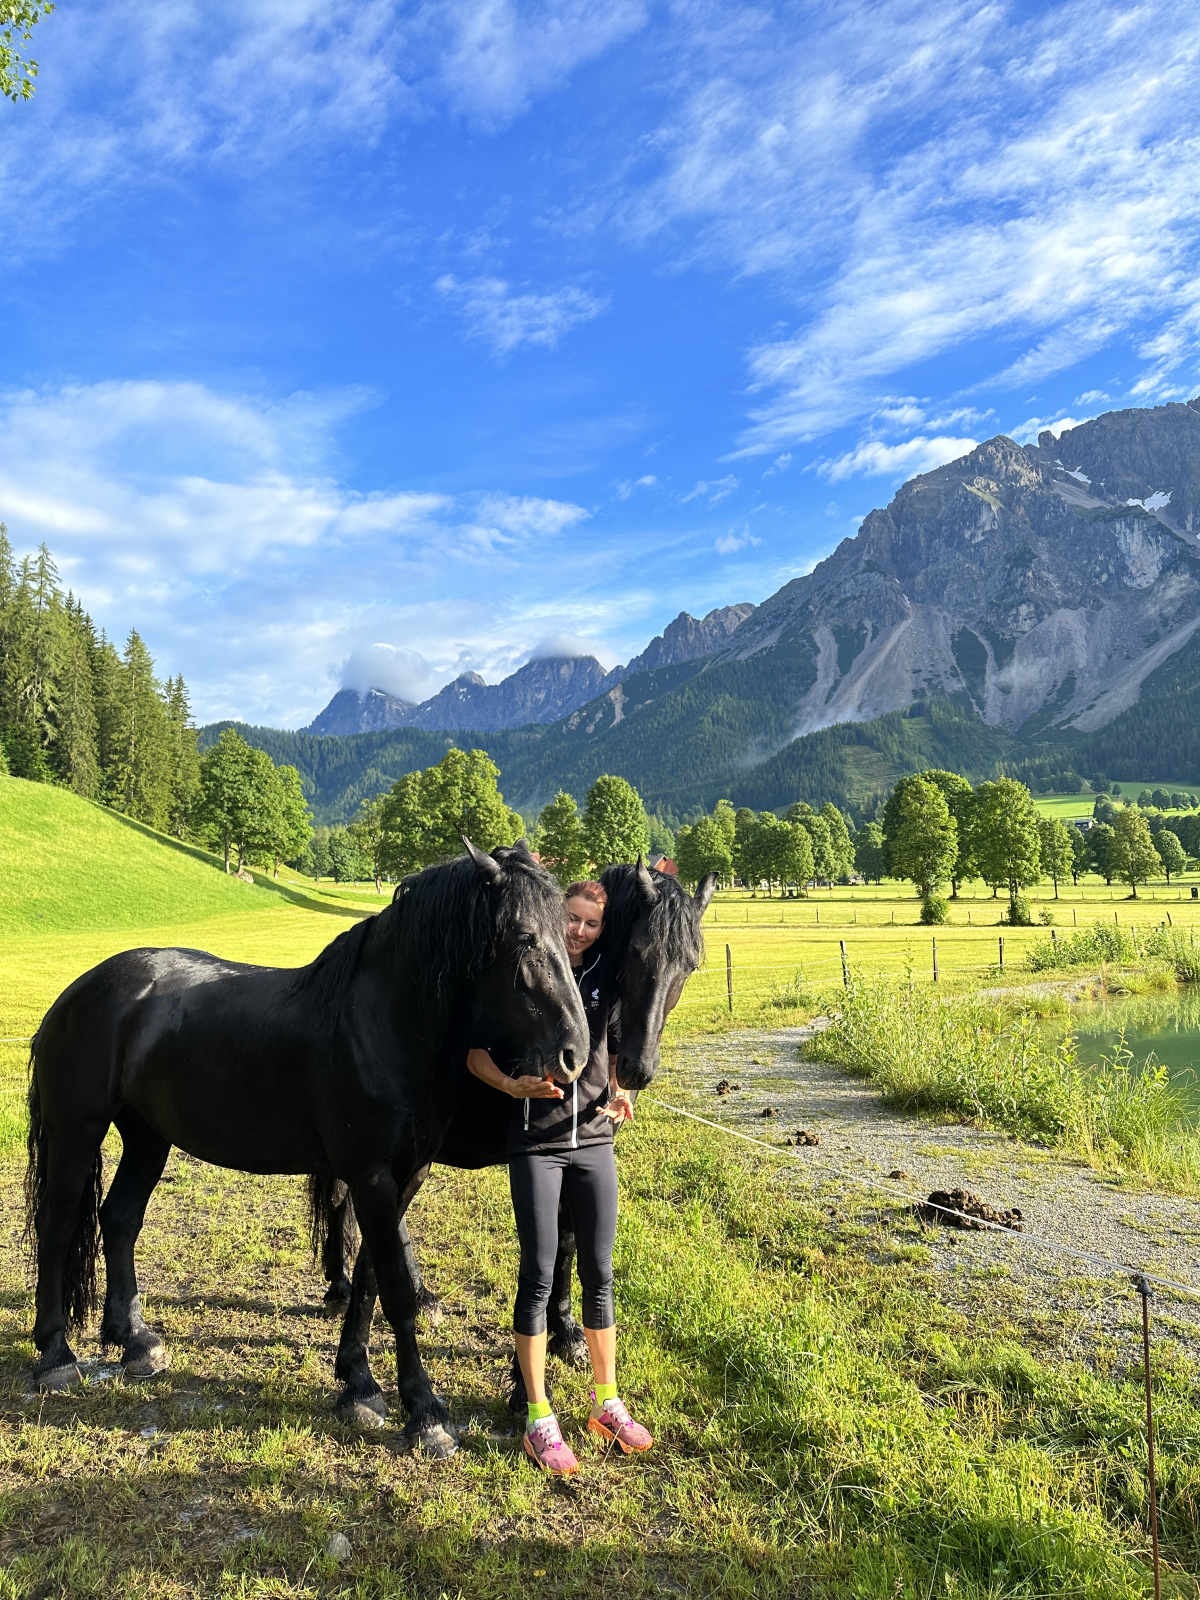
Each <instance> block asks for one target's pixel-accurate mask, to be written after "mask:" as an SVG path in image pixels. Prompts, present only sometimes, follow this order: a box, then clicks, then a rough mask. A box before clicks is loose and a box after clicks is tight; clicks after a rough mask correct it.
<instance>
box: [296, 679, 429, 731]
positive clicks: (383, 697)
mask: <svg viewBox="0 0 1200 1600" xmlns="http://www.w3.org/2000/svg"><path fill="white" fill-rule="evenodd" d="M412 709H413V703H412V701H411V700H400V699H397V697H396V696H395V695H393V694H385V693H384V691H383V690H382V689H368V690H367V691H366V693H365V694H359V692H358V690H357V689H339V690H338V692H337V693H336V694H335V695H334V697H333V699H332V700H331V701H330V702H329V704H328V705H327V706H326V707H325V709H324V711H322V712H321V713H320V715H319V716H316V717H314V718H313V720H312V721H311V722H310V723H309V725H308V727H307V728H305V730H304V731H305V733H316V734H323V735H328V734H337V733H374V732H375V731H376V730H377V729H379V728H398V727H400V726H401V722H402V719H403V718H404V716H405V715H406V713H407V712H409V711H411V710H412Z"/></svg>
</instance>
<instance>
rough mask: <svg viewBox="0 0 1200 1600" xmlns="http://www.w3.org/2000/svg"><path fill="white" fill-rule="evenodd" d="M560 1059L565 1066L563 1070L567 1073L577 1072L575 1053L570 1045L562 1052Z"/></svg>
mask: <svg viewBox="0 0 1200 1600" xmlns="http://www.w3.org/2000/svg"><path fill="white" fill-rule="evenodd" d="M559 1059H560V1060H561V1062H562V1064H563V1070H564V1071H565V1072H574V1071H575V1052H574V1050H572V1049H571V1047H570V1046H569V1045H568V1046H567V1047H566V1049H564V1050H563V1051H562V1053H561V1055H560V1057H559Z"/></svg>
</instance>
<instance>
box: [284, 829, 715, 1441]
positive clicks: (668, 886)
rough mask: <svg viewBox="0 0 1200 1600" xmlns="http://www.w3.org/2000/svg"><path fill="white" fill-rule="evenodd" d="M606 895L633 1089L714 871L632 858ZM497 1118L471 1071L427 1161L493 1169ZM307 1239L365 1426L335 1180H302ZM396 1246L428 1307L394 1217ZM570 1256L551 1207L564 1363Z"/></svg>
mask: <svg viewBox="0 0 1200 1600" xmlns="http://www.w3.org/2000/svg"><path fill="white" fill-rule="evenodd" d="M602 881H603V884H604V888H605V890H606V892H607V894H608V906H607V908H606V910H605V916H604V934H603V938H604V941H605V945H606V948H607V949H608V951H609V954H610V956H611V958H612V962H613V967H614V970H615V972H616V981H617V1010H618V1034H619V1043H618V1049H617V1081H618V1083H619V1084H620V1085H621V1087H622V1088H625V1089H631V1090H633V1091H634V1093H635V1096H636V1093H637V1091H639V1090H641V1089H644V1088H645V1087H646V1086H647V1085H648V1084H649V1083H650V1081H651V1080H652V1079H653V1077H654V1074H655V1073H656V1072H657V1070H658V1063H659V1052H660V1047H661V1042H662V1035H663V1029H664V1027H665V1026H666V1022H667V1018H668V1016H669V1015H670V1014H671V1011H672V1010H673V1009H674V1007H675V1005H676V1004H677V1003H678V1000H679V997H680V995H681V993H682V992H683V986H684V984H685V983H686V982H687V980H688V978H689V977H690V976H691V974H692V973H693V972H694V971H695V970H696V968H697V967H698V966H699V965H700V962H701V960H702V959H703V955H704V940H703V936H702V933H701V919H702V918H703V916H704V913H705V911H706V910H707V908H708V904H709V901H710V900H711V899H712V896H713V891H714V890H715V889H716V886H717V875H716V873H710V874H709V875H708V876H707V877H706V878H704V880H703V881H702V882H701V883H700V885H699V887H698V888H697V890H696V894H695V897H694V898H693V897H692V896H690V895H688V894H687V893H686V891H685V890H684V889H683V888H682V887H681V886H680V884H679V882H678V880H677V879H676V878H674V877H671V876H668V875H667V874H664V873H660V872H652V871H651V870H650V869H649V868H647V867H646V866H645V864H644V863H643V862H641V861H640V860H639V862H638V863H637V865H636V866H614V867H609V868H608V869H607V870H606V871H605V872H604V873H603V874H602ZM507 1136H508V1123H507V1118H506V1117H504V1116H503V1115H498V1114H497V1109H496V1099H495V1091H494V1090H491V1089H489V1088H488V1087H487V1086H486V1085H485V1084H482V1083H480V1082H479V1081H478V1080H477V1079H475V1078H471V1079H470V1081H469V1083H468V1084H467V1089H466V1092H465V1094H464V1095H463V1098H462V1100H461V1102H460V1104H459V1109H458V1111H457V1113H456V1114H455V1117H454V1119H453V1121H452V1122H451V1124H450V1126H449V1128H448V1129H447V1131H446V1136H445V1138H444V1140H443V1142H442V1146H441V1149H440V1150H439V1152H438V1154H437V1157H436V1160H437V1161H438V1162H439V1163H440V1164H441V1165H442V1166H449V1167H460V1168H466V1169H468V1170H474V1169H477V1168H479V1167H487V1166H498V1165H501V1164H503V1163H504V1162H505V1161H507V1159H508V1155H507ZM309 1199H310V1203H311V1206H312V1222H313V1243H314V1248H315V1249H316V1251H317V1253H318V1255H319V1256H320V1258H321V1261H322V1266H323V1269H324V1274H325V1277H326V1279H327V1281H328V1283H329V1290H328V1292H327V1293H326V1296H325V1299H326V1302H327V1303H329V1304H337V1303H338V1302H339V1301H341V1300H342V1299H344V1298H346V1295H347V1291H349V1293H348V1305H347V1310H346V1317H345V1322H344V1324H343V1331H342V1347H341V1350H340V1351H339V1358H338V1359H339V1367H341V1365H342V1364H343V1363H344V1364H345V1365H346V1366H347V1367H348V1368H351V1367H352V1368H353V1370H354V1371H355V1373H356V1374H357V1381H356V1382H355V1383H354V1385H353V1390H352V1388H351V1386H350V1385H348V1386H347V1388H346V1389H344V1390H343V1393H342V1398H341V1401H340V1402H339V1406H340V1408H341V1410H342V1412H343V1415H346V1416H348V1417H352V1418H353V1420H355V1421H358V1422H362V1423H365V1424H368V1425H369V1424H371V1423H382V1421H383V1419H384V1417H385V1415H386V1412H385V1410H384V1406H383V1399H382V1395H381V1393H380V1392H379V1389H378V1386H377V1385H375V1384H374V1383H370V1384H369V1385H368V1384H367V1383H365V1382H364V1381H363V1374H364V1371H365V1369H366V1362H367V1348H368V1341H369V1338H370V1329H371V1320H372V1317H373V1315H374V1311H375V1298H376V1287H375V1277H374V1271H373V1268H372V1267H371V1262H370V1254H369V1251H368V1250H366V1249H362V1250H360V1251H359V1254H358V1260H357V1263H356V1266H355V1274H354V1280H353V1284H351V1283H350V1282H349V1280H347V1278H346V1258H347V1253H348V1252H349V1251H350V1250H352V1249H353V1245H354V1213H353V1209H352V1206H351V1204H350V1199H349V1197H348V1195H347V1193H346V1189H345V1186H344V1185H341V1184H338V1185H334V1184H331V1183H330V1182H329V1181H328V1180H327V1179H325V1178H323V1177H322V1176H320V1175H316V1176H314V1177H313V1178H312V1179H311V1181H310V1186H309ZM400 1228H401V1236H400V1246H401V1250H402V1252H403V1254H404V1256H405V1260H406V1262H407V1264H408V1268H409V1273H410V1276H411V1278H412V1281H413V1284H414V1286H415V1288H416V1290H417V1294H418V1303H419V1304H420V1305H421V1306H422V1307H423V1308H424V1309H425V1310H427V1311H431V1312H433V1313H434V1314H435V1315H436V1314H437V1301H436V1298H435V1296H433V1295H431V1294H430V1293H429V1292H428V1291H427V1290H425V1289H424V1288H423V1286H422V1284H421V1276H420V1269H419V1267H418V1265H417V1261H416V1256H415V1254H414V1253H413V1249H412V1244H411V1241H410V1239H409V1236H408V1228H407V1225H406V1223H405V1222H404V1221H403V1220H402V1221H401V1225H400ZM574 1260H575V1235H574V1231H573V1228H572V1224H571V1218H570V1212H569V1210H568V1209H567V1207H566V1204H565V1202H564V1204H563V1206H562V1208H561V1209H560V1212H559V1250H558V1257H557V1260H556V1264H555V1274H554V1287H553V1291H552V1293H551V1297H550V1305H549V1308H548V1310H547V1330H548V1332H549V1334H550V1346H549V1348H550V1350H551V1353H552V1354H554V1355H557V1356H559V1357H560V1358H561V1359H563V1360H565V1361H568V1362H570V1363H572V1364H574V1365H584V1364H586V1362H587V1359H588V1354H587V1341H586V1339H585V1338H584V1333H583V1329H582V1328H581V1327H580V1326H579V1324H578V1322H576V1320H575V1318H574V1317H573V1316H572V1314H571V1269H572V1266H573V1264H574ZM513 1382H514V1389H513V1395H512V1399H511V1402H510V1403H511V1404H512V1405H513V1406H514V1407H520V1406H523V1405H524V1403H525V1389H524V1384H523V1381H522V1379H521V1375H520V1369H519V1368H518V1367H517V1365H516V1363H515V1360H514V1363H513Z"/></svg>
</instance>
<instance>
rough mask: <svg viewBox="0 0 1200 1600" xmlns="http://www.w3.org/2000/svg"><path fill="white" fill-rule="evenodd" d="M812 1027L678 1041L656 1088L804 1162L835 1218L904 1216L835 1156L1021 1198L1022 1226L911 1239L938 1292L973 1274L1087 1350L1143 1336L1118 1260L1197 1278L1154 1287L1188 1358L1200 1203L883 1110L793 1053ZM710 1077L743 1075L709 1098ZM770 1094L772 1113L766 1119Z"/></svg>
mask: <svg viewBox="0 0 1200 1600" xmlns="http://www.w3.org/2000/svg"><path fill="white" fill-rule="evenodd" d="M820 1027H821V1021H820V1019H818V1020H817V1021H816V1022H815V1023H812V1024H809V1025H808V1026H807V1027H804V1028H782V1029H779V1030H777V1031H773V1032H745V1033H736V1034H725V1035H716V1036H713V1037H707V1038H701V1039H695V1040H691V1041H689V1042H688V1043H686V1044H684V1045H681V1046H679V1047H678V1048H677V1050H676V1051H675V1053H674V1056H673V1058H672V1060H671V1062H670V1064H669V1069H668V1071H667V1073H666V1074H665V1075H664V1076H663V1078H662V1080H661V1086H660V1091H659V1094H658V1095H657V1096H656V1098H661V1099H664V1100H669V1101H673V1102H674V1103H675V1104H678V1105H683V1106H685V1107H686V1108H687V1109H689V1110H692V1111H695V1112H697V1113H698V1114H700V1115H703V1116H706V1117H711V1118H712V1119H713V1120H714V1121H719V1122H722V1123H725V1124H727V1125H728V1126H730V1127H733V1128H737V1129H738V1130H739V1131H740V1132H743V1133H749V1134H753V1135H754V1136H755V1137H757V1138H760V1139H764V1140H766V1142H767V1143H769V1144H771V1145H773V1146H775V1147H777V1148H780V1149H781V1151H782V1152H783V1156H782V1159H781V1161H780V1167H781V1169H783V1170H784V1171H785V1172H786V1168H785V1166H784V1163H785V1162H790V1163H793V1164H794V1165H795V1166H796V1167H802V1168H803V1169H804V1172H803V1173H800V1172H797V1173H796V1177H795V1181H796V1182H799V1183H805V1182H808V1183H810V1184H812V1186H813V1189H814V1193H815V1194H816V1196H817V1197H818V1199H819V1201H820V1203H821V1204H822V1205H823V1206H824V1207H825V1208H826V1209H827V1210H830V1209H831V1205H832V1211H833V1220H834V1222H835V1224H836V1223H837V1222H838V1221H846V1222H850V1221H856V1222H857V1223H858V1224H859V1225H861V1223H862V1221H863V1220H864V1219H866V1220H872V1221H874V1222H875V1225H876V1227H877V1228H878V1226H879V1224H880V1222H882V1223H883V1225H884V1227H885V1228H887V1229H890V1230H891V1231H892V1232H893V1233H894V1232H895V1231H896V1225H897V1223H899V1222H901V1221H902V1222H903V1223H904V1224H905V1225H906V1226H907V1228H908V1229H909V1230H910V1231H911V1230H912V1229H913V1228H914V1227H915V1223H914V1221H913V1219H912V1218H911V1217H908V1216H907V1215H906V1214H905V1206H904V1201H903V1200H902V1199H900V1198H899V1197H896V1196H892V1195H889V1194H881V1193H878V1192H875V1193H872V1192H871V1191H870V1190H866V1189H863V1190H860V1189H859V1188H858V1187H857V1185H856V1184H854V1183H852V1182H850V1181H849V1180H848V1179H847V1178H845V1177H841V1176H838V1175H837V1174H835V1173H834V1172H832V1171H831V1170H830V1169H831V1167H833V1166H837V1167H841V1168H843V1169H844V1170H845V1171H847V1172H849V1173H855V1174H859V1173H860V1174H861V1175H862V1177H863V1178H867V1177H876V1178H881V1179H885V1180H887V1179H888V1178H889V1174H890V1173H893V1172H902V1173H904V1174H906V1176H905V1177H903V1178H899V1179H896V1180H893V1187H895V1188H898V1189H902V1190H904V1191H905V1192H906V1193H907V1194H908V1195H911V1196H916V1197H919V1198H922V1199H923V1198H924V1197H925V1196H926V1195H928V1194H929V1192H930V1191H931V1190H933V1189H958V1188H961V1189H969V1190H972V1191H973V1192H974V1193H975V1194H977V1195H978V1196H979V1197H980V1199H982V1200H986V1201H987V1202H988V1203H989V1204H991V1205H992V1206H994V1207H995V1208H996V1209H997V1210H1000V1211H1003V1210H1007V1209H1008V1208H1009V1207H1011V1206H1016V1207H1019V1209H1020V1210H1021V1212H1022V1214H1023V1216H1024V1220H1025V1228H1026V1230H1027V1231H1026V1233H1025V1234H1008V1233H1005V1234H999V1233H996V1232H994V1231H991V1230H988V1231H985V1232H980V1233H967V1232H962V1231H960V1230H958V1229H953V1228H929V1229H927V1230H926V1232H925V1233H924V1234H921V1235H920V1236H919V1237H920V1238H921V1240H922V1242H923V1243H924V1244H925V1245H926V1246H927V1247H928V1249H929V1252H930V1257H931V1260H932V1264H933V1265H934V1267H935V1269H936V1271H937V1273H938V1275H939V1283H940V1286H941V1289H942V1295H943V1298H945V1299H946V1300H947V1301H948V1302H952V1303H955V1304H958V1305H961V1307H962V1308H963V1309H964V1310H965V1311H967V1312H968V1313H970V1312H972V1311H975V1312H977V1311H978V1310H979V1294H978V1290H979V1285H980V1283H981V1281H983V1280H985V1279H986V1280H989V1282H990V1287H989V1294H994V1292H995V1285H996V1283H997V1281H1006V1282H1007V1284H1008V1286H1009V1290H1008V1294H1007V1309H1008V1310H1009V1312H1010V1313H1013V1314H1015V1315H1017V1317H1018V1319H1019V1320H1021V1321H1023V1322H1025V1323H1026V1324H1027V1325H1028V1326H1029V1327H1030V1329H1031V1330H1033V1329H1035V1328H1036V1329H1037V1330H1038V1331H1039V1332H1040V1334H1041V1335H1042V1336H1043V1337H1049V1336H1051V1335H1053V1342H1054V1343H1056V1344H1057V1345H1059V1346H1060V1347H1062V1346H1066V1347H1067V1348H1068V1349H1071V1350H1073V1351H1074V1352H1076V1353H1079V1354H1094V1353H1095V1352H1096V1350H1097V1348H1098V1342H1099V1344H1103V1343H1104V1341H1106V1340H1107V1341H1110V1342H1114V1343H1115V1345H1116V1347H1117V1348H1116V1349H1114V1350H1113V1352H1112V1354H1113V1355H1114V1356H1119V1357H1120V1358H1121V1359H1122V1362H1123V1360H1124V1358H1125V1356H1126V1355H1127V1354H1128V1355H1129V1356H1132V1350H1131V1349H1130V1348H1129V1347H1130V1344H1131V1340H1132V1337H1133V1334H1134V1332H1136V1334H1137V1338H1138V1340H1139V1341H1140V1329H1141V1321H1140V1315H1141V1314H1140V1301H1139V1300H1138V1298H1137V1295H1136V1294H1135V1293H1134V1292H1133V1291H1132V1289H1131V1286H1130V1281H1129V1274H1128V1272H1122V1271H1121V1270H1120V1267H1121V1265H1122V1264H1128V1265H1129V1266H1130V1267H1133V1266H1140V1267H1142V1268H1144V1269H1145V1270H1146V1271H1147V1272H1153V1273H1157V1274H1160V1275H1161V1276H1163V1277H1166V1278H1172V1279H1174V1280H1175V1281H1176V1282H1178V1283H1182V1284H1191V1285H1194V1286H1196V1288H1197V1291H1198V1292H1197V1295H1196V1296H1195V1297H1189V1296H1186V1295H1182V1294H1177V1293H1174V1292H1172V1291H1170V1290H1165V1289H1164V1290H1157V1291H1156V1293H1155V1298H1154V1301H1153V1309H1154V1313H1155V1318H1156V1330H1157V1333H1158V1335H1159V1337H1160V1338H1161V1337H1162V1336H1163V1335H1164V1334H1166V1335H1168V1336H1173V1337H1174V1338H1175V1339H1176V1340H1178V1342H1179V1343H1180V1344H1181V1345H1183V1346H1185V1347H1187V1348H1189V1349H1190V1350H1191V1351H1192V1352H1193V1353H1194V1354H1196V1355H1197V1356H1200V1204H1198V1203H1197V1202H1196V1201H1195V1200H1193V1199H1180V1198H1178V1197H1177V1196H1173V1195H1163V1194H1154V1193H1149V1194H1148V1193H1144V1192H1143V1193H1139V1192H1137V1191H1136V1190H1133V1189H1130V1188H1123V1187H1119V1186H1118V1185H1117V1184H1116V1183H1114V1182H1113V1180H1111V1179H1109V1178H1104V1177H1101V1176H1098V1175H1097V1174H1096V1173H1094V1172H1092V1171H1091V1170H1090V1169H1089V1168H1087V1167H1085V1166H1083V1165H1082V1164H1080V1163H1077V1162H1074V1161H1072V1160H1069V1159H1064V1158H1063V1157H1062V1156H1060V1155H1056V1154H1053V1153H1052V1152H1050V1151H1048V1150H1045V1149H1042V1148H1040V1147H1038V1146H1036V1145H1026V1144H1022V1143H1019V1142H1017V1141H1016V1140H1015V1139H1012V1138H1010V1137H1009V1136H1008V1135H1007V1134H1004V1133H998V1132H992V1131H989V1130H986V1129H981V1128H977V1127H974V1126H972V1125H970V1124H962V1123H954V1122H946V1121H937V1120H934V1119H932V1118H929V1117H923V1116H910V1115H906V1114H902V1113H899V1112H896V1111H893V1110H891V1109H889V1108H888V1107H887V1106H885V1105H884V1103H883V1101H882V1100H881V1098H880V1096H879V1094H878V1093H877V1092H876V1091H875V1090H874V1089H873V1088H871V1087H870V1085H868V1084H865V1083H864V1082H863V1081H862V1080H860V1079H858V1078H852V1077H850V1076H848V1075H847V1074H845V1073H844V1072H842V1071H840V1070H839V1069H838V1068H837V1067H834V1066H831V1065H829V1064H828V1063H825V1062H820V1061H802V1060H801V1059H800V1058H799V1054H798V1046H799V1044H800V1042H801V1041H802V1040H804V1039H806V1038H809V1037H811V1036H812V1035H813V1034H814V1032H819V1030H820ZM721 1079H725V1080H727V1081H728V1082H730V1083H733V1084H740V1086H741V1087H740V1089H739V1090H737V1091H734V1092H730V1093H727V1094H718V1093H717V1084H718V1083H719V1082H720V1080H721ZM767 1106H770V1107H773V1108H775V1110H776V1111H777V1113H778V1115H776V1116H774V1117H764V1116H763V1115H762V1113H763V1110H764V1108H765V1107H767ZM800 1129H803V1130H806V1131H811V1132H813V1133H816V1134H818V1135H819V1137H820V1144H819V1145H817V1146H807V1147H806V1146H801V1147H798V1148H795V1149H787V1148H786V1140H787V1138H788V1137H790V1136H793V1135H794V1134H795V1133H796V1131H797V1130H800ZM738 1143H740V1141H738ZM743 1148H747V1149H749V1148H751V1147H749V1146H744V1147H743ZM861 1232H862V1230H861V1226H859V1228H858V1233H859V1236H860V1237H861ZM1031 1234H1038V1235H1041V1236H1042V1237H1044V1238H1048V1239H1050V1240H1053V1241H1054V1242H1056V1243H1058V1244H1062V1245H1070V1246H1072V1247H1074V1248H1076V1249H1079V1250H1082V1251H1086V1252H1089V1253H1092V1254H1095V1255H1099V1256H1103V1257H1106V1258H1108V1259H1109V1260H1111V1261H1112V1262H1114V1263H1115V1264H1116V1265H1117V1270H1115V1271H1114V1272H1112V1273H1106V1272H1105V1271H1104V1269H1103V1268H1102V1267H1099V1266H1097V1265H1096V1264H1094V1263H1090V1262H1087V1261H1082V1260H1080V1261H1076V1260H1073V1259H1072V1258H1070V1257H1066V1256H1061V1255H1055V1254H1053V1253H1051V1252H1050V1251H1047V1250H1040V1249H1037V1248H1035V1247H1034V1245H1033V1242H1032V1240H1031V1239H1030V1237H1029V1235H1031ZM1055 1330H1056V1331H1055ZM1139 1359H1140V1349H1139Z"/></svg>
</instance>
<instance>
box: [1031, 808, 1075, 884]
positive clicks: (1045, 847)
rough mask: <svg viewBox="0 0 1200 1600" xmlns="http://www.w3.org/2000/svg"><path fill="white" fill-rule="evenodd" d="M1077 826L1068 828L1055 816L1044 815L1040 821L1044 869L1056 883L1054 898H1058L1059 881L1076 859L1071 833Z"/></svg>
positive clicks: (1039, 837)
mask: <svg viewBox="0 0 1200 1600" xmlns="http://www.w3.org/2000/svg"><path fill="white" fill-rule="evenodd" d="M1078 831H1079V830H1078V829H1077V828H1067V827H1066V826H1064V824H1063V823H1061V822H1059V821H1058V820H1057V819H1056V818H1055V817H1042V818H1041V819H1040V820H1039V822H1038V845H1039V848H1040V851H1041V858H1042V871H1043V872H1045V873H1048V874H1049V876H1050V879H1051V882H1052V883H1053V884H1054V898H1055V899H1056V900H1057V899H1058V881H1059V879H1060V878H1065V877H1066V875H1067V874H1068V873H1069V872H1070V871H1071V868H1072V865H1073V863H1074V860H1075V856H1074V851H1073V848H1072V844H1071V835H1072V834H1073V833H1078Z"/></svg>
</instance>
